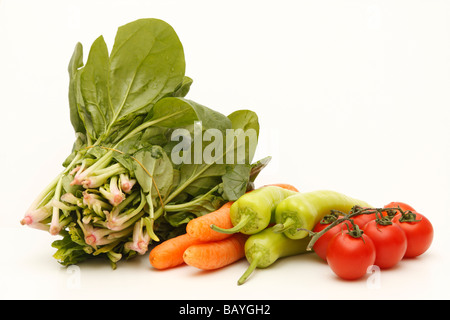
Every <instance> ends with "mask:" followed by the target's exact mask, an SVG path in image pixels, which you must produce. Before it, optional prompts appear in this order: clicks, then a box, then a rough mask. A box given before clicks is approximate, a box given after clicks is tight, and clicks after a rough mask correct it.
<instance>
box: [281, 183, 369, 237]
mask: <svg viewBox="0 0 450 320" xmlns="http://www.w3.org/2000/svg"><path fill="white" fill-rule="evenodd" d="M354 206H361V207H370V205H369V204H367V203H366V202H364V201H361V200H357V199H353V198H351V197H348V196H346V195H344V194H342V193H339V192H335V191H329V190H318V191H312V192H306V193H297V194H295V195H293V196H290V197H288V198H286V199H284V200H283V201H281V202H280V203H279V204H278V206H277V208H276V212H275V222H276V223H277V224H276V225H274V226H273V231H274V232H278V233H281V232H283V233H284V234H285V235H286V236H287V237H288V238H291V239H302V238H304V237H306V236H307V235H308V232H307V231H304V230H297V229H308V230H312V229H313V228H314V226H315V225H316V224H317V223H318V222H319V221H320V220H321V219H322V218H323V217H324V216H325V215H327V214H329V213H330V211H331V210H339V211H343V212H348V211H350V210H351V209H352V208H353V207H354Z"/></svg>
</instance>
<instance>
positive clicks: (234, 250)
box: [149, 184, 298, 270]
mask: <svg viewBox="0 0 450 320" xmlns="http://www.w3.org/2000/svg"><path fill="white" fill-rule="evenodd" d="M272 186H278V187H282V188H284V189H288V190H292V191H296V192H298V190H297V189H296V188H295V187H294V186H292V185H290V184H272ZM232 204H233V202H232V201H230V202H227V203H225V204H224V205H223V206H222V207H220V208H219V209H218V210H216V211H213V212H211V213H208V214H206V215H203V216H201V217H198V218H195V219H193V220H191V221H189V222H188V224H187V225H186V233H184V234H182V235H180V236H177V237H175V238H172V239H169V240H166V241H164V242H162V243H161V244H159V245H157V246H156V247H154V248H153V249H152V250H151V251H150V255H149V260H150V264H151V265H152V266H153V267H154V268H156V269H159V270H164V269H169V268H173V267H176V266H179V265H182V264H187V265H190V266H193V267H196V268H199V269H202V270H215V269H219V268H222V267H225V266H227V265H230V264H232V263H234V262H236V261H238V260H240V259H242V258H244V257H245V250H244V246H245V241H246V240H247V238H248V236H247V235H245V234H242V233H234V234H226V233H221V232H217V231H215V230H213V229H211V225H216V226H218V227H220V228H224V229H228V228H232V227H233V224H232V222H231V218H230V208H231V205H232Z"/></svg>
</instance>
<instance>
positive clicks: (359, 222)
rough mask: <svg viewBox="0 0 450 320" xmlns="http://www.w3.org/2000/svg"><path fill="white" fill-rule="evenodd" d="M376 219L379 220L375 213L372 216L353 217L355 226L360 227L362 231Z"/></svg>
mask: <svg viewBox="0 0 450 320" xmlns="http://www.w3.org/2000/svg"><path fill="white" fill-rule="evenodd" d="M376 218H377V216H376V215H375V213H370V214H360V215H356V216H354V217H352V220H353V222H354V223H355V224H357V225H358V227H359V228H360V229H361V230H364V227H365V226H366V224H367V223H369V222H370V221H374V220H375V219H376Z"/></svg>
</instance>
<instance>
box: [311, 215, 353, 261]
mask: <svg viewBox="0 0 450 320" xmlns="http://www.w3.org/2000/svg"><path fill="white" fill-rule="evenodd" d="M328 226H330V223H329V224H322V223H320V222H319V223H318V224H316V226H315V227H314V230H313V231H314V232H320V231H322V230H323V229H325V228H327V227H328ZM344 229H345V230H347V227H346V226H345V225H344V224H342V223H340V224H338V225H337V226H334V227H333V228H331V229H330V230H328V231H327V232H325V233H324V234H323V235H321V236H320V238H319V239H318V240H317V241H316V242H315V243H314V246H313V249H314V252H315V253H316V254H317V255H318V256H319V257H320V258H322V259H323V260H325V261H327V248H328V244H329V242H330V240H331V239H332V238H333V237H334V236H335V235H336V234H337V233H338V232H342V231H343V230H344Z"/></svg>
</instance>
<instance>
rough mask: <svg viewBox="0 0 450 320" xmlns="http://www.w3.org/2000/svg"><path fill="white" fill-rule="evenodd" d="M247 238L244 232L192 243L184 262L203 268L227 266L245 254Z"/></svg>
mask: <svg viewBox="0 0 450 320" xmlns="http://www.w3.org/2000/svg"><path fill="white" fill-rule="evenodd" d="M247 238H248V236H246V235H244V234H241V233H235V234H233V235H232V236H231V237H229V238H227V239H224V240H220V241H213V242H207V243H200V244H195V245H192V246H190V247H189V248H187V249H186V251H184V254H183V259H184V262H185V263H186V264H188V265H190V266H193V267H196V268H199V269H203V270H214V269H219V268H222V267H225V266H227V265H229V264H232V263H233V262H236V261H238V260H240V259H242V258H243V257H244V256H245V249H244V247H245V241H246V240H247Z"/></svg>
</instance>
